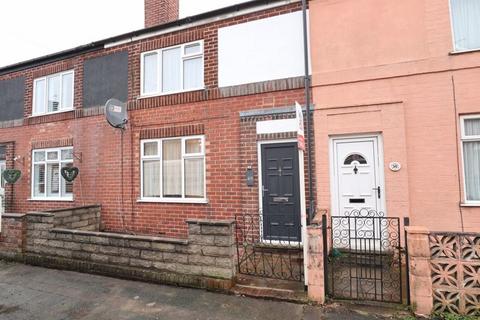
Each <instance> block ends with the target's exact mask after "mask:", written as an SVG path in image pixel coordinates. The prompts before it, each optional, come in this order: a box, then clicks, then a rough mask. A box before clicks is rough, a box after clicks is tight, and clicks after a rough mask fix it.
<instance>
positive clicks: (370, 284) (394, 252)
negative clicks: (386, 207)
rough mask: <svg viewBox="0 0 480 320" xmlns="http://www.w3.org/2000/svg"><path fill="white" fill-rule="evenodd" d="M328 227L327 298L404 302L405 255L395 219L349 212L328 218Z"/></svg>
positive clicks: (381, 215)
mask: <svg viewBox="0 0 480 320" xmlns="http://www.w3.org/2000/svg"><path fill="white" fill-rule="evenodd" d="M325 228H326V227H325ZM328 228H330V233H329V238H330V239H329V241H328V244H329V245H328V248H326V250H328V251H327V252H328V263H327V293H328V294H329V296H331V297H333V298H338V299H351V300H365V301H381V302H395V303H402V302H403V301H404V299H405V298H406V297H405V296H404V293H405V291H406V290H405V286H406V282H405V281H404V280H405V279H406V275H405V271H404V266H405V252H404V250H403V249H402V242H401V233H400V219H399V218H395V217H385V215H384V213H382V212H377V211H373V210H367V209H362V210H353V211H351V212H347V213H346V214H345V215H344V216H333V217H331V218H330V225H329V226H328ZM324 232H326V230H324ZM402 266H403V267H402ZM404 282H405V283H404Z"/></svg>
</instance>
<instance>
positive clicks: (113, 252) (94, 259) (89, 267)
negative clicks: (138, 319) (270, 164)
mask: <svg viewBox="0 0 480 320" xmlns="http://www.w3.org/2000/svg"><path fill="white" fill-rule="evenodd" d="M99 215H100V207H99V206H91V207H83V208H74V209H68V210H55V211H51V212H30V213H27V214H25V215H18V216H14V217H11V218H10V215H4V217H3V219H2V221H3V223H4V228H3V229H2V233H1V238H0V258H6V259H14V260H17V261H21V262H25V263H28V264H32V265H39V266H45V267H53V268H60V269H66V270H75V271H81V272H89V273H97V274H102V275H108V276H115V277H123V278H128V279H136V280H147V281H151V282H158V283H167V284H175V285H183V286H190V287H199V288H209V289H217V290H228V289H230V287H231V286H232V285H233V282H234V278H235V273H236V272H235V270H236V260H235V258H236V254H235V253H236V250H235V239H234V221H216V220H213V221H211V220H189V221H187V224H188V238H187V239H170V238H160V237H150V236H136V235H128V234H117V233H106V232H99V231H89V230H83V229H90V228H91V229H94V227H95V230H98V226H99V221H100V217H99Z"/></svg>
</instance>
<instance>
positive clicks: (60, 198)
mask: <svg viewBox="0 0 480 320" xmlns="http://www.w3.org/2000/svg"><path fill="white" fill-rule="evenodd" d="M62 150H72V151H73V147H60V148H47V149H33V150H32V169H31V173H32V174H31V180H32V181H31V198H30V200H35V201H73V192H72V194H71V195H64V196H62V193H63V191H62V179H63V177H62V174H61V170H62V168H63V166H64V165H65V164H68V163H72V164H73V163H74V159H73V157H72V159H69V160H62ZM52 151H56V152H57V153H58V159H57V160H48V156H47V153H48V152H52ZM35 152H45V160H44V161H35ZM49 163H58V164H59V170H60V171H59V175H58V179H59V188H60V189H59V191H60V192H59V194H60V196H58V197H49V196H48V195H47V183H48V176H47V175H48V170H47V164H49ZM36 164H45V192H44V195H43V196H38V195H37V196H36V195H35V165H36Z"/></svg>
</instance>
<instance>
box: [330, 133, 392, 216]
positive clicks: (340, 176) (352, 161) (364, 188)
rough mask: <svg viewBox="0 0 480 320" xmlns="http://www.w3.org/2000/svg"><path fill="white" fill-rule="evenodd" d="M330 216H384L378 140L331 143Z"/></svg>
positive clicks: (364, 139)
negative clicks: (358, 213) (355, 213)
mask: <svg viewBox="0 0 480 320" xmlns="http://www.w3.org/2000/svg"><path fill="white" fill-rule="evenodd" d="M332 149H333V150H332V159H331V160H332V164H333V168H332V183H333V188H332V193H333V194H332V200H333V203H332V211H333V212H332V215H333V216H343V215H349V213H351V212H352V211H354V210H375V211H377V212H384V210H385V208H384V205H383V204H384V201H383V197H384V196H385V192H384V190H385V188H384V185H383V167H382V164H383V160H382V159H381V152H380V148H379V138H378V137H377V136H371V137H359V138H348V139H347V138H338V139H337V138H335V139H333V140H332Z"/></svg>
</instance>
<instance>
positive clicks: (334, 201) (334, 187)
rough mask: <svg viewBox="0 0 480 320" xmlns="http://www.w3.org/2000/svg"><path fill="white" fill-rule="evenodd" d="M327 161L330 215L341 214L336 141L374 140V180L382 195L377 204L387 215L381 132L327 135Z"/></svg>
mask: <svg viewBox="0 0 480 320" xmlns="http://www.w3.org/2000/svg"><path fill="white" fill-rule="evenodd" d="M329 139H330V141H329V161H330V202H331V209H330V210H331V214H330V215H331V216H339V215H341V214H340V212H339V207H338V200H339V199H338V196H339V194H338V180H337V179H336V174H337V172H336V171H337V169H336V165H337V164H336V154H335V152H336V148H335V144H336V141H339V140H342V141H352V142H354V141H358V140H364V139H370V140H376V142H377V143H376V144H377V156H376V158H377V159H376V160H377V168H376V169H377V170H378V171H377V175H376V180H377V183H378V185H379V186H380V187H381V188H382V195H381V199H380V203H379V205H380V206H381V208H380V209H381V210H378V211H382V212H383V213H384V214H385V217H386V216H387V202H386V198H387V197H386V186H385V160H384V157H383V136H382V134H381V133H373V134H349V135H337V136H330V137H329Z"/></svg>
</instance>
